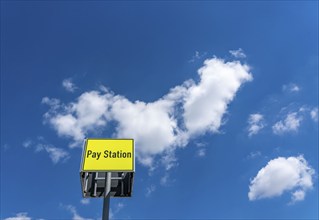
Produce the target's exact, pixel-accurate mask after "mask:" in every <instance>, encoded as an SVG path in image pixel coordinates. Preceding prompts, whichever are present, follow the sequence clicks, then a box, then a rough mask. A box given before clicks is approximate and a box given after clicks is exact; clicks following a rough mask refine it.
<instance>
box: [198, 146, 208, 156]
mask: <svg viewBox="0 0 319 220" xmlns="http://www.w3.org/2000/svg"><path fill="white" fill-rule="evenodd" d="M196 155H197V156H198V157H205V156H206V149H205V148H201V149H199V150H197V153H196Z"/></svg>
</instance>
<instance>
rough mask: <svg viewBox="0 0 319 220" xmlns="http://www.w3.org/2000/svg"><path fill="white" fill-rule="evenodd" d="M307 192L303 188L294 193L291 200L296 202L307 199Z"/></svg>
mask: <svg viewBox="0 0 319 220" xmlns="http://www.w3.org/2000/svg"><path fill="white" fill-rule="evenodd" d="M305 196H306V193H305V191H303V190H297V191H295V192H293V193H292V195H291V201H292V203H295V202H297V201H302V200H304V199H305Z"/></svg>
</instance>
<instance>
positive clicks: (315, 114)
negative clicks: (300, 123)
mask: <svg viewBox="0 0 319 220" xmlns="http://www.w3.org/2000/svg"><path fill="white" fill-rule="evenodd" d="M310 116H311V118H312V120H314V121H315V122H318V107H317V108H313V109H312V110H311V111H310Z"/></svg>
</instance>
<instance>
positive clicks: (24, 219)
mask: <svg viewBox="0 0 319 220" xmlns="http://www.w3.org/2000/svg"><path fill="white" fill-rule="evenodd" d="M4 220H31V217H29V216H28V213H26V212H20V213H17V214H16V216H14V217H8V218H5V219H4Z"/></svg>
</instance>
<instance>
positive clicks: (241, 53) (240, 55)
mask: <svg viewBox="0 0 319 220" xmlns="http://www.w3.org/2000/svg"><path fill="white" fill-rule="evenodd" d="M229 53H230V54H231V55H232V56H234V57H235V58H246V54H245V53H244V50H243V49H241V48H239V49H238V50H230V51H229Z"/></svg>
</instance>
